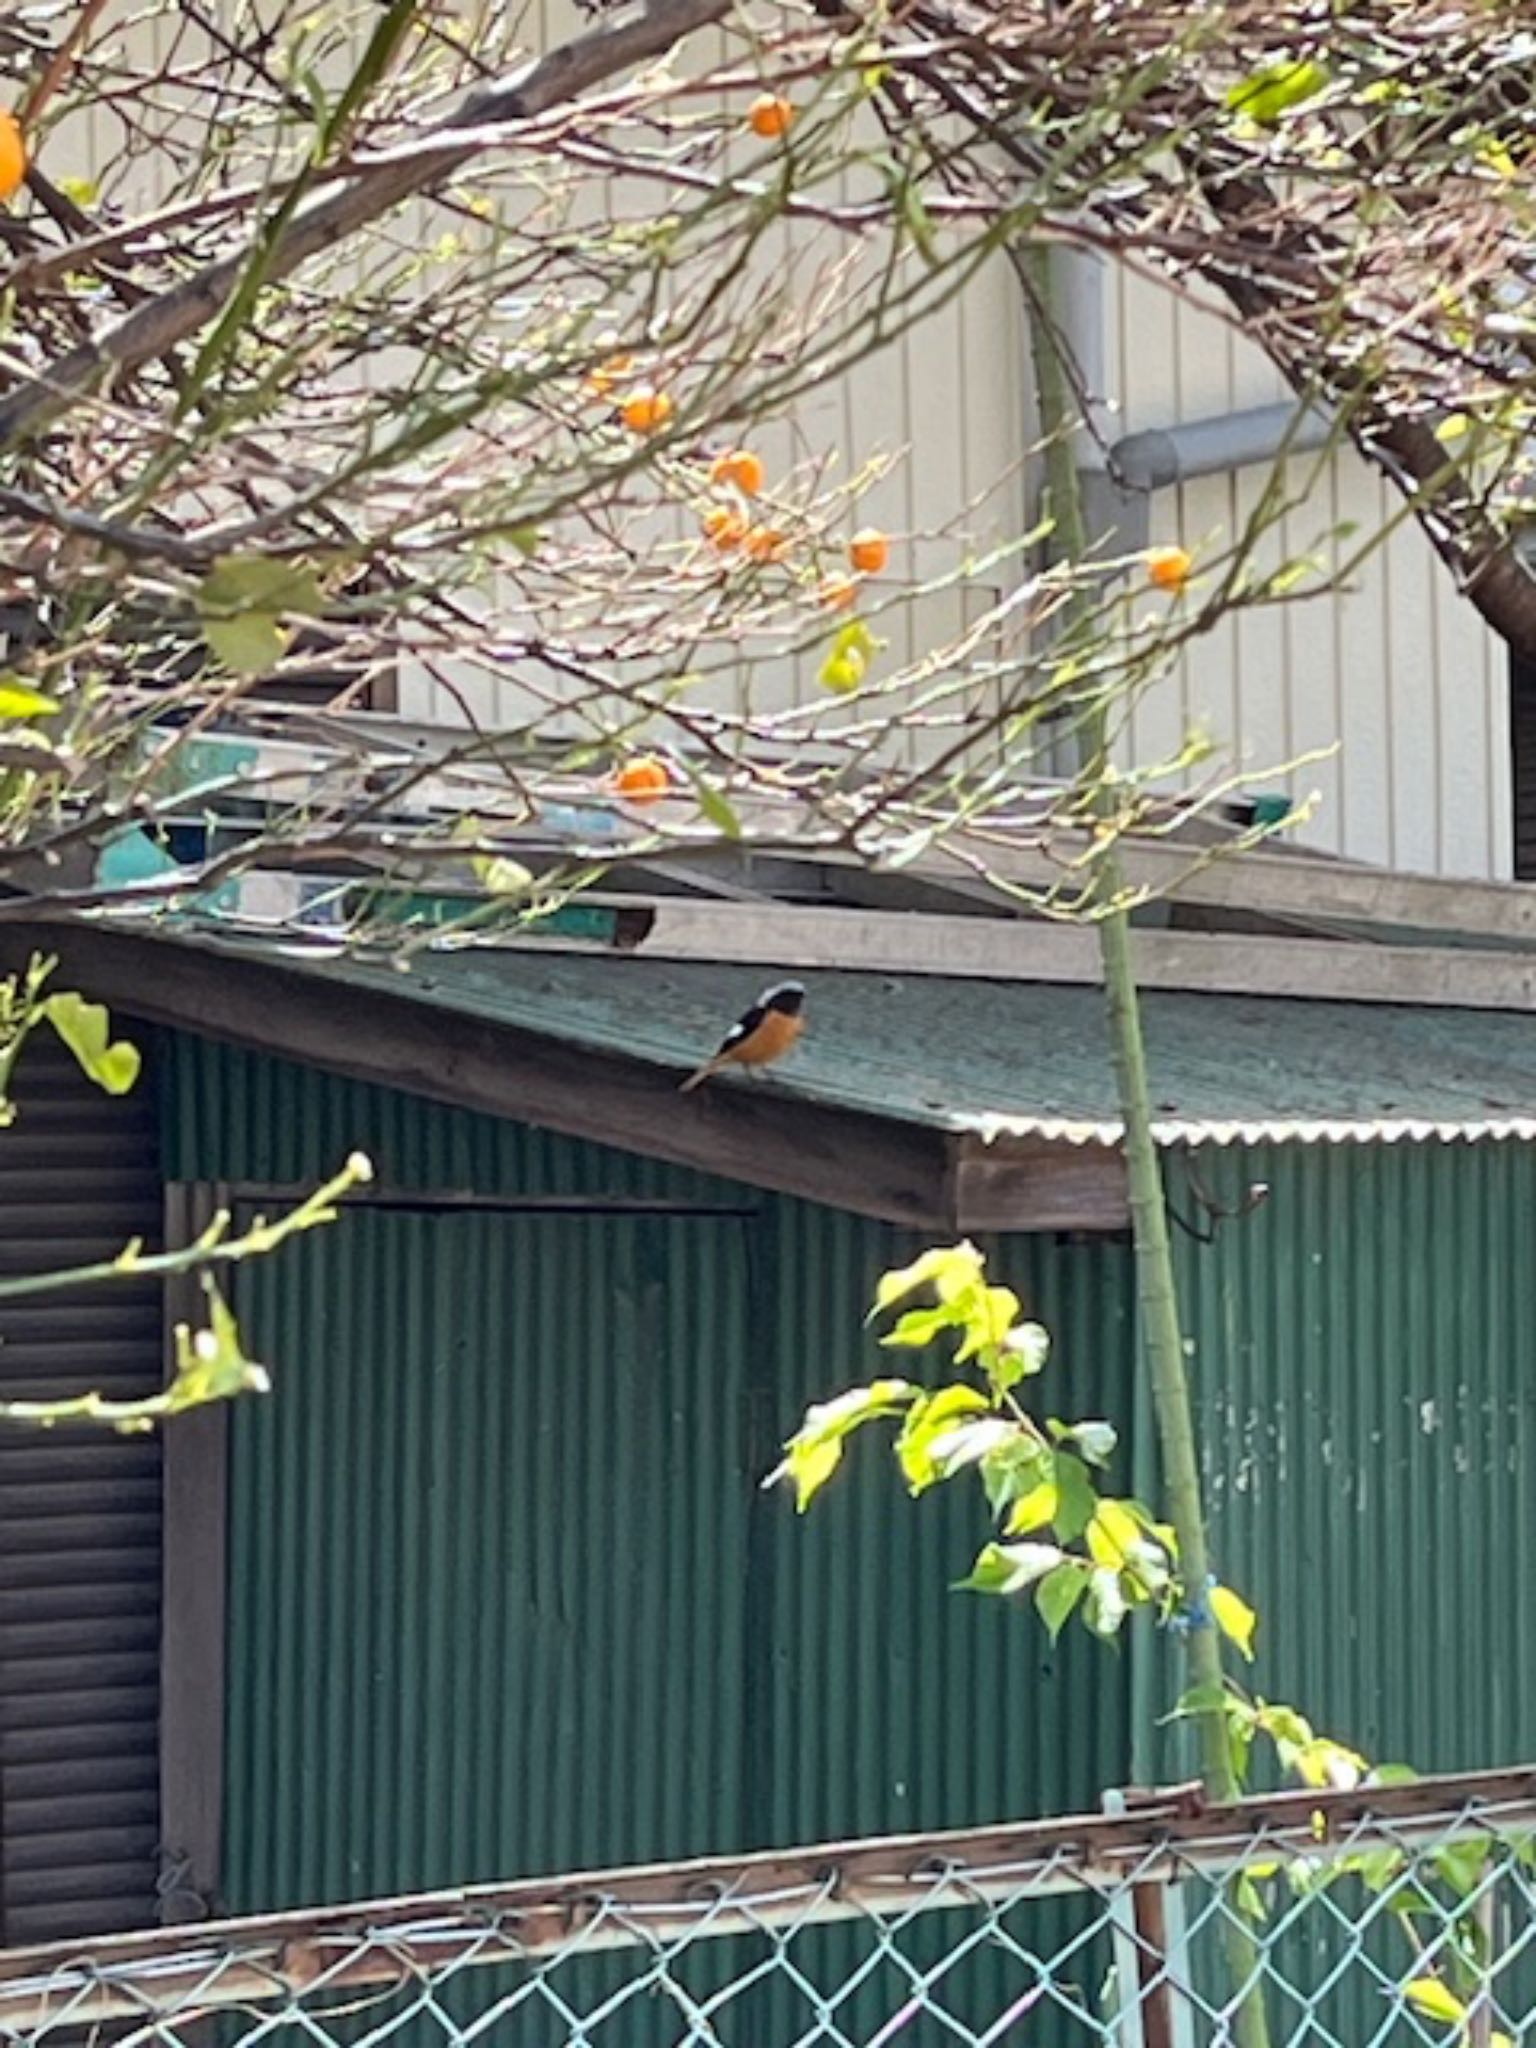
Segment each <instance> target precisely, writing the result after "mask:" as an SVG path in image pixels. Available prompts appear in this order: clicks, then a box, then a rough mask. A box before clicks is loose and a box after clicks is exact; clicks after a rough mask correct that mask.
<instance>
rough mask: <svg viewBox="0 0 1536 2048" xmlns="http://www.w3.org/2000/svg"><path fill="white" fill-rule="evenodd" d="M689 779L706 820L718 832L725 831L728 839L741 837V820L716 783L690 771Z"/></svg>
mask: <svg viewBox="0 0 1536 2048" xmlns="http://www.w3.org/2000/svg"><path fill="white" fill-rule="evenodd" d="M685 765H686V764H685ZM688 780H689V782H690V783H691V784H692V785H693V794H694V796H695V798H696V799H697V801H698V806H699V809H700V810H701V811H702V812H703V813H704V816H705V818H706V820H707V821H708V822H709V823H710V824H711V825H713V826H714V828H715V830H716V831H717V832H723V833H724V834H725V836H726V838H727V839H739V838H740V837H741V820H740V818H738V817H737V815H736V813H735V811H734V810H733V809H732V808H731V805H730V804H729V802H728V801H727V800H726V798H725V797H724V796H722V794H721V793H720V791H719V790H718V789H716V788H715V786H714V784H713V783H712V782H708V781H706V780H705V778H704V777H703V776H702V775H695V774H693V773H692V772H689V774H688Z"/></svg>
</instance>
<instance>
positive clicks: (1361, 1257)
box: [1172, 1144, 1536, 1770]
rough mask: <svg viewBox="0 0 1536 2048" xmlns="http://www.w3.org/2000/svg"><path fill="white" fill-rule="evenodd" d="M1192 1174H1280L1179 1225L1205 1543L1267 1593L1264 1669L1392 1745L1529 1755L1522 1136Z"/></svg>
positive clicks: (1530, 1322) (1296, 1155)
mask: <svg viewBox="0 0 1536 2048" xmlns="http://www.w3.org/2000/svg"><path fill="white" fill-rule="evenodd" d="M1201 1174H1202V1180H1203V1181H1205V1182H1206V1183H1207V1184H1210V1183H1211V1182H1212V1181H1214V1183H1215V1185H1216V1187H1217V1188H1218V1190H1221V1191H1224V1192H1227V1193H1232V1192H1235V1191H1236V1190H1237V1189H1238V1188H1240V1187H1241V1186H1242V1185H1243V1184H1245V1183H1246V1182H1248V1181H1251V1180H1264V1181H1267V1182H1268V1183H1269V1186H1270V1190H1271V1192H1270V1197H1269V1200H1268V1201H1267V1202H1266V1204H1265V1205H1264V1206H1263V1207H1262V1208H1261V1209H1259V1210H1257V1211H1255V1212H1254V1213H1253V1214H1252V1215H1251V1216H1249V1217H1247V1218H1246V1219H1244V1220H1242V1221H1241V1222H1236V1223H1226V1224H1224V1225H1222V1226H1221V1227H1220V1229H1219V1232H1218V1235H1217V1239H1216V1242H1215V1243H1214V1244H1213V1245H1208V1246H1207V1245H1197V1244H1193V1243H1192V1242H1191V1241H1190V1240H1188V1239H1187V1238H1186V1239H1181V1241H1180V1244H1179V1248H1178V1255H1179V1260H1180V1265H1181V1268H1182V1273H1183V1278H1184V1284H1185V1289H1186V1293H1185V1299H1186V1303H1187V1315H1188V1321H1189V1327H1190V1334H1191V1337H1192V1339H1193V1341H1194V1344H1195V1361H1196V1374H1197V1380H1198V1386H1199V1393H1200V1407H1201V1417H1202V1427H1203V1431H1204V1437H1205V1456H1206V1463H1207V1479H1208V1484H1209V1487H1210V1499H1211V1507H1212V1526H1213V1555H1214V1558H1215V1563H1216V1568H1217V1569H1218V1570H1219V1571H1220V1572H1221V1573H1222V1575H1223V1576H1225V1577H1228V1578H1230V1579H1231V1580H1232V1581H1233V1582H1234V1583H1235V1584H1237V1585H1238V1586H1240V1587H1242V1588H1243V1589H1244V1590H1245V1591H1246V1592H1247V1593H1249V1594H1250V1596H1251V1597H1252V1598H1253V1599H1254V1601H1255V1604H1256V1605H1257V1607H1258V1609H1259V1613H1260V1617H1261V1629H1260V1654H1261V1664H1260V1667H1259V1670H1260V1673H1261V1677H1260V1678H1259V1681H1258V1682H1259V1685H1260V1689H1261V1690H1262V1691H1263V1693H1264V1694H1265V1695H1266V1697H1269V1698H1274V1699H1285V1700H1290V1701H1293V1702H1295V1703H1296V1704H1297V1705H1298V1706H1300V1707H1301V1708H1302V1710H1303V1711H1304V1712H1305V1713H1307V1714H1308V1715H1309V1716H1311V1717H1312V1718H1313V1719H1314V1721H1315V1722H1316V1723H1317V1724H1318V1725H1319V1726H1321V1727H1323V1728H1326V1729H1327V1730H1328V1731H1329V1732H1330V1733H1334V1734H1337V1735H1339V1736H1340V1737H1342V1738H1344V1739H1346V1740H1349V1741H1353V1742H1356V1743H1358V1744H1359V1745H1360V1747H1362V1748H1363V1749H1364V1750H1365V1751H1366V1752H1367V1754H1368V1755H1370V1756H1372V1757H1373V1758H1375V1759H1377V1760H1380V1761H1405V1762H1410V1763H1412V1764H1414V1765H1415V1766H1417V1767H1419V1768H1421V1769H1426V1770H1435V1769H1439V1770H1447V1769H1467V1768H1472V1767H1477V1766H1482V1765H1496V1764H1501V1763H1514V1762H1517V1761H1518V1760H1519V1759H1520V1758H1521V1757H1522V1756H1524V1755H1528V1754H1529V1753H1530V1752H1531V1749H1532V1746H1533V1745H1536V1687H1533V1685H1532V1683H1531V1679H1530V1674H1531V1672H1532V1671H1533V1669H1536V1617H1533V1614H1532V1610H1531V1605H1530V1602H1529V1600H1528V1599H1527V1598H1525V1596H1524V1594H1523V1592H1522V1590H1521V1589H1522V1588H1524V1587H1527V1586H1529V1584H1530V1583H1531V1579H1532V1573H1533V1572H1536V1517H1533V1515H1532V1512H1531V1507H1532V1501H1531V1486H1532V1481H1531V1465H1530V1460H1529V1451H1530V1448H1531V1439H1532V1433H1533V1426H1536V1300H1533V1293H1536V1287H1533V1275H1536V1262H1533V1261H1532V1259H1531V1257H1530V1244H1529V1237H1530V1229H1531V1224H1530V1218H1531V1216H1532V1214H1533V1213H1536V1210H1533V1206H1532V1195H1533V1170H1532V1157H1531V1152H1530V1148H1529V1147H1525V1146H1519V1145H1483V1146H1468V1145H1460V1144H1458V1145H1423V1146H1416V1145H1399V1146H1393V1147H1376V1148H1370V1147H1357V1146H1353V1145H1341V1146H1337V1147H1330V1146H1316V1147H1287V1148H1283V1149H1281V1148H1271V1149H1261V1150H1258V1151H1239V1152H1236V1153H1234V1154H1232V1155H1230V1156H1228V1157H1226V1158H1224V1159H1222V1160H1221V1161H1220V1162H1219V1165H1218V1166H1217V1167H1215V1168H1214V1169H1213V1167H1212V1165H1211V1163H1210V1162H1209V1161H1208V1160H1205V1159H1202V1165H1201ZM1172 1178H1173V1183H1174V1186H1175V1189H1176V1190H1177V1187H1178V1184H1179V1182H1178V1168H1177V1166H1175V1167H1174V1169H1173V1170H1172ZM1490 1644H1496V1645H1497V1651H1496V1653H1495V1654H1494V1655H1493V1657H1492V1661H1491V1662H1490V1652H1489V1645H1490Z"/></svg>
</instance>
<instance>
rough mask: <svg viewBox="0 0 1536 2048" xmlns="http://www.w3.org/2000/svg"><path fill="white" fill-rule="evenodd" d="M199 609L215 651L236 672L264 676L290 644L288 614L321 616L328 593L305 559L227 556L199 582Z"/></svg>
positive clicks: (208, 643)
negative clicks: (325, 595)
mask: <svg viewBox="0 0 1536 2048" xmlns="http://www.w3.org/2000/svg"><path fill="white" fill-rule="evenodd" d="M197 608H198V612H199V613H200V615H201V618H202V628H203V639H204V640H205V641H206V643H207V645H208V648H209V650H210V651H211V652H212V653H213V654H214V655H216V656H217V658H218V659H219V660H220V661H221V662H223V664H224V666H225V667H226V668H228V669H232V670H233V671H234V673H235V674H236V675H243V676H259V675H265V674H266V673H267V671H268V670H269V669H272V668H275V667H276V666H277V664H278V662H279V661H280V660H281V659H282V657H283V653H284V651H285V650H286V648H287V645H288V634H287V632H286V631H285V629H284V627H283V624H282V620H283V618H284V616H285V615H286V614H288V613H292V612H298V613H300V614H302V615H304V616H306V617H310V618H315V617H318V616H319V614H320V613H321V612H322V611H323V610H324V608H325V597H324V594H323V593H322V591H321V589H320V585H319V583H318V582H317V581H316V579H315V575H314V572H313V571H312V570H310V569H306V568H305V567H304V566H303V564H302V563H299V562H281V561H276V560H274V559H272V558H271V557H270V556H267V555H224V556H221V558H220V559H219V560H218V561H217V562H215V563H214V565H213V567H212V568H211V569H210V570H209V571H208V573H207V575H206V576H205V577H204V578H203V580H202V582H201V584H200V585H199V586H198V592H197Z"/></svg>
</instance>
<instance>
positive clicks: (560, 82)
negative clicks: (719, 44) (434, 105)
mask: <svg viewBox="0 0 1536 2048" xmlns="http://www.w3.org/2000/svg"><path fill="white" fill-rule="evenodd" d="M732 4H733V0H649V4H648V5H647V7H646V8H645V11H644V12H643V13H641V14H640V15H638V16H636V17H633V18H632V19H630V20H628V21H622V22H618V23H615V24H613V25H611V26H606V27H603V28H600V29H594V30H593V31H592V32H591V33H590V34H588V35H584V36H578V37H577V38H576V39H575V41H573V42H570V43H566V44H563V45H562V46H561V47H560V48H559V49H557V50H551V51H550V53H549V54H548V55H547V56H545V57H541V58H539V59H538V60H537V61H536V62H535V63H533V64H530V65H529V66H528V67H527V69H526V70H524V71H521V72H519V73H517V74H516V75H515V76H514V77H512V78H510V79H504V80H499V81H498V82H497V83H495V84H493V85H489V86H482V87H479V88H477V89H476V91H474V92H472V93H471V94H470V95H469V96H468V97H467V98H466V99H465V100H464V101H463V102H462V103H461V104H460V106H459V107H458V108H457V109H456V111H455V112H454V113H453V114H452V115H450V116H449V118H448V119H447V120H446V121H444V122H443V123H442V124H441V125H440V126H439V127H438V128H437V129H436V130H435V131H434V133H433V134H431V135H429V136H428V137H427V138H425V146H417V147H413V148H412V149H411V150H410V151H409V153H408V154H403V155H402V156H400V157H399V158H398V159H395V158H384V159H381V160H380V161H379V162H378V163H376V164H375V165H373V166H372V167H371V168H370V169H368V170H366V171H364V172H363V173H362V174H361V175H360V176H357V177H356V178H354V179H353V180H351V182H349V183H348V184H347V185H346V186H345V187H344V188H343V189H342V190H340V191H336V192H331V193H328V194H326V195H325V196H323V197H318V198H316V199H314V200H312V201H310V202H309V203H308V204H307V205H305V206H303V207H301V208H300V209H299V211H298V212H297V213H296V214H295V216H294V218H293V221H292V223H291V224H290V226H289V227H288V229H287V231H286V233H284V234H283V235H281V236H280V238H279V239H278V241H277V243H276V245H275V247H274V248H273V249H272V251H271V253H270V256H269V258H268V260H267V262H266V264H265V265H264V275H265V277H266V279H267V281H268V282H273V281H275V280H276V279H278V278H281V277H286V276H287V275H289V273H290V272H292V271H294V270H297V269H298V268H299V267H300V265H301V264H304V263H306V262H308V261H309V260H310V258H311V257H314V256H318V255H320V254H322V253H323V252H324V251H326V250H328V249H332V248H334V247H335V245H336V244H337V243H338V242H342V241H345V240H347V239H348V237H350V236H352V235H355V234H356V233H357V232H358V230H359V229H360V228H364V227H366V226H367V225H368V224H369V222H370V221H374V220H377V219H378V218H379V217H380V216H381V215H382V214H386V213H389V212H391V211H392V210H393V209H394V208H395V207H396V206H398V205H399V204H400V203H401V202H402V201H403V200H405V199H409V198H410V197H411V196H412V195H413V194H414V193H417V192H424V191H427V190H429V189H430V188H431V187H433V186H435V185H438V184H440V183H441V182H442V181H443V179H445V178H449V177H451V176H452V175H453V173H454V172H455V171H457V170H459V169H460V168H461V167H462V166H463V165H464V164H466V163H468V162H470V161H471V160H472V159H473V158H474V157H476V156H478V155H479V154H480V152H481V151H482V150H484V149H487V148H489V147H491V146H492V145H494V144H497V143H500V142H502V141H504V140H505V137H504V135H503V134H502V133H501V131H502V130H504V129H506V128H509V127H514V126H516V125H517V124H518V123H520V122H524V121H532V120H535V119H536V118H537V117H538V116H539V115H541V114H545V113H547V112H548V111H549V110H550V109H551V108H552V107H557V106H560V105H562V104H563V103H564V102H565V101H567V100H571V99H575V98H576V97H577V96H578V95H579V94H581V93H583V92H586V91H588V90H589V89H590V88H591V87H592V86H594V85H599V84H601V83H602V82H603V81H604V80H605V79H608V78H611V77H612V76H613V75H614V74H615V73H616V72H619V71H623V70H626V69H628V67H629V66H631V65H633V64H638V63H643V62H645V61H646V60H647V59H649V58H652V57H658V56H660V55H661V54H662V52H663V51H665V50H668V49H670V48H671V47H672V45H673V44H674V43H676V42H677V41H679V40H680V38H682V37H683V36H687V35H692V34H693V33H694V32H695V31H696V30H698V29H701V28H706V27H708V25H709V24H710V23H711V22H715V21H719V20H721V19H722V18H723V17H724V16H725V15H726V14H728V13H729V12H730V9H731V6H732ZM471 131H472V132H471ZM250 262H251V250H250V249H249V248H247V249H243V250H241V251H239V252H238V253H237V254H235V255H233V256H227V257H225V258H223V260H222V261H220V262H218V263H211V264H209V265H208V266H207V267H206V268H205V269H203V270H201V271H199V272H198V273H197V275H196V276H195V277H191V278H189V279H187V281H186V282H185V283H184V284H181V285H177V286H176V287H175V288H174V289H173V290H171V291H168V292H165V293H163V294H162V295H161V296H160V297H158V298H155V299H152V300H150V301H149V303H148V304H147V305H144V306H141V307H139V308H138V309H137V310H136V311H134V312H133V313H130V314H129V315H128V316H127V318H126V319H123V320H120V321H119V322H118V324H117V325H116V326H115V327H111V328H109V329H108V330H107V332H106V333H105V334H103V335H101V336H100V337H99V339H97V340H95V341H91V342H87V343H85V344H84V345H83V346H81V347H79V348H75V349H71V350H69V351H68V353H67V354H65V355H62V356H60V357H58V358H57V359H56V360H55V361H54V362H53V363H51V364H50V365H49V367H48V368H47V369H46V370H44V371H42V372H41V374H40V375H38V376H37V377H34V378H31V379H29V381H28V382H27V383H25V384H23V385H21V386H20V388H19V389H18V390H16V391H14V392H12V393H11V395H10V396H9V397H8V398H6V399H5V400H4V401H3V402H0V449H4V448H10V447H13V446H14V445H15V444H17V443H18V442H23V441H27V440H30V439H31V438H33V437H34V436H35V435H37V434H39V433H41V432H42V431H43V429H44V428H46V427H48V426H51V425H53V424H54V423H55V422H57V421H58V420H60V419H63V418H65V417H66V416H67V415H68V414H70V413H71V412H74V411H75V410H76V409H77V408H78V407H79V406H80V405H81V404H83V403H84V402H85V400H86V399H88V398H89V397H90V395H91V394H92V392H94V391H95V390H97V389H98V388H99V387H100V385H102V384H103V383H104V382H106V381H107V379H109V378H111V377H114V376H118V375H120V374H122V373H123V372H124V371H129V370H135V369H137V368H138V367H139V366H140V365H141V364H144V363H148V362H152V361H154V360H155V359H156V358H157V357H160V356H163V355H164V354H165V353H166V352H167V351H168V350H169V349H172V348H174V347H175V346H176V344H177V343H178V342H181V341H185V340H186V339H187V338H188V336H189V335H193V334H196V333H197V332H198V330H199V329H200V328H203V327H205V326H207V325H208V323H209V322H210V321H212V320H214V319H216V318H217V317H218V315H219V313H220V311H221V310H222V308H223V307H224V305H225V303H226V302H227V300H228V298H229V296H230V293H231V292H232V291H233V290H234V289H235V288H236V286H237V284H238V283H239V280H240V279H241V277H243V276H244V274H245V272H246V270H247V268H248V266H249V264H250Z"/></svg>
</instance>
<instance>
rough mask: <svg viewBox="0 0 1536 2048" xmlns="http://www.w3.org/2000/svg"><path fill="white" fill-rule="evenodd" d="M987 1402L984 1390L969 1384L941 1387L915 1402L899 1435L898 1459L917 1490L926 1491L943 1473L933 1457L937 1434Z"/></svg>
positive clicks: (908, 1480) (907, 1477)
mask: <svg viewBox="0 0 1536 2048" xmlns="http://www.w3.org/2000/svg"><path fill="white" fill-rule="evenodd" d="M986 1405H987V1401H986V1396H985V1395H984V1394H982V1393H981V1392H979V1391H978V1389H977V1388H975V1387H966V1386H953V1387H941V1388H940V1389H939V1391H938V1392H937V1393H935V1394H924V1395H922V1396H920V1397H919V1398H918V1399H917V1400H916V1401H914V1402H913V1404H912V1406H911V1407H910V1408H909V1409H908V1410H907V1418H906V1421H905V1422H904V1423H903V1424H902V1427H901V1433H900V1435H899V1436H898V1437H897V1439H896V1462H897V1463H898V1464H899V1465H900V1467H901V1470H902V1474H903V1476H904V1477H905V1479H906V1482H907V1485H908V1487H909V1488H910V1490H911V1491H912V1492H913V1493H914V1494H918V1493H924V1492H926V1491H927V1489H928V1488H929V1487H930V1486H933V1485H935V1484H936V1483H937V1482H938V1481H939V1480H940V1479H942V1478H943V1477H944V1473H943V1471H942V1469H941V1468H940V1466H939V1464H938V1463H937V1461H936V1460H935V1459H934V1457H933V1453H932V1445H933V1440H934V1438H935V1437H937V1436H941V1435H942V1434H943V1432H944V1431H945V1430H947V1429H949V1428H950V1427H951V1426H952V1425H953V1423H954V1420H955V1417H956V1416H957V1415H967V1414H976V1413H979V1412H980V1411H981V1410H983V1409H985V1407H986Z"/></svg>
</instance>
